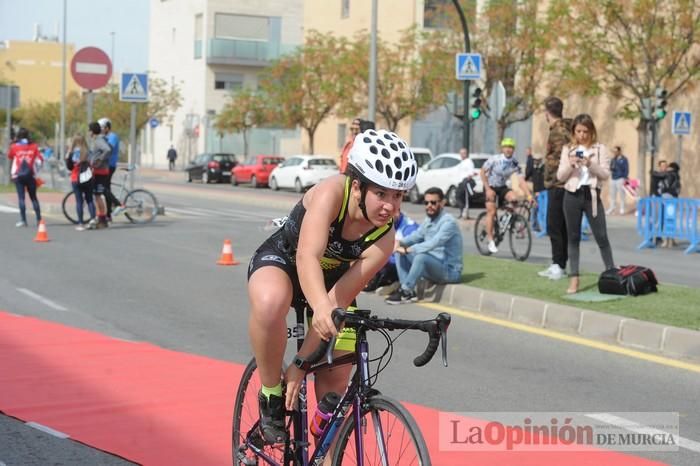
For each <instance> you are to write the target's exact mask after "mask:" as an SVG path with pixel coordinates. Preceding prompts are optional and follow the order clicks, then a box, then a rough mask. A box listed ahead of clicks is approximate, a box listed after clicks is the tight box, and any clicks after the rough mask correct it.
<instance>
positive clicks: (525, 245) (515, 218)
mask: <svg viewBox="0 0 700 466" xmlns="http://www.w3.org/2000/svg"><path fill="white" fill-rule="evenodd" d="M525 204H526V205H528V206H529V204H530V203H525ZM521 208H523V203H521V202H510V203H506V204H505V205H504V206H502V207H501V206H499V207H498V209H497V210H496V218H495V219H494V221H493V241H494V243H496V246H497V247H498V245H499V244H501V242H502V241H503V240H504V239H505V237H506V234H508V243H509V245H510V252H511V253H512V254H513V257H514V258H516V259H517V260H519V261H524V260H527V258H528V257H529V256H530V250H531V249H532V232H531V231H530V223H529V222H528V220H527V218H525V217H523V216H522V215H521V214H519V213H518V212H517V211H518V209H521ZM528 212H529V208H528ZM486 215H487V212H482V213H481V214H479V216H478V217H477V218H476V223H475V224H474V241H475V242H476V248H477V249H478V250H479V253H481V255H483V256H489V255H491V252H490V251H489V249H488V243H489V237H488V233H487V231H488V230H487V229H486Z"/></svg>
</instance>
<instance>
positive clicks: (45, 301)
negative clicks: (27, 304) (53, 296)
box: [17, 288, 68, 311]
mask: <svg viewBox="0 0 700 466" xmlns="http://www.w3.org/2000/svg"><path fill="white" fill-rule="evenodd" d="M17 291H19V292H20V293H22V294H25V295H27V296H29V297H30V298H34V299H36V300H37V301H39V302H40V303H42V304H45V305H47V306H48V307H50V308H52V309H55V310H57V311H67V310H68V309H66V308H65V307H63V306H61V305H60V304H56V303H54V302H53V301H51V300H50V299H48V298H44V297H43V296H41V295H40V294H37V293H34V292H33V291H31V290H28V289H26V288H17Z"/></svg>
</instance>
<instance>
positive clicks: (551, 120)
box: [538, 96, 571, 280]
mask: <svg viewBox="0 0 700 466" xmlns="http://www.w3.org/2000/svg"><path fill="white" fill-rule="evenodd" d="M544 109H545V119H546V120H547V123H548V124H549V136H548V137H547V153H546V154H545V157H544V187H545V189H547V234H548V235H549V241H550V244H551V246H552V265H550V266H549V268H548V269H546V270H542V271H541V272H538V275H539V276H540V277H546V278H549V279H551V280H559V279H561V278H562V277H563V276H564V270H565V269H566V262H567V260H568V252H567V249H568V247H567V240H566V238H567V235H566V232H567V226H566V221H565V220H564V183H563V182H562V181H560V180H558V179H557V169H558V168H559V158H560V157H561V153H562V148H563V147H564V146H565V145H567V144H568V143H569V140H570V138H571V129H570V128H571V125H570V120H568V119H564V118H563V117H562V115H563V111H564V103H563V102H562V101H561V99H559V98H558V97H554V96H552V97H548V98H547V99H546V100H545V101H544Z"/></svg>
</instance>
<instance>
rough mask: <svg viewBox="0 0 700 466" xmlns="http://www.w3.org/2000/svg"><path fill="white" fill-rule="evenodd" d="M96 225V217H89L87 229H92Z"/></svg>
mask: <svg viewBox="0 0 700 466" xmlns="http://www.w3.org/2000/svg"><path fill="white" fill-rule="evenodd" d="M96 226H97V219H94V218H91V219H90V221H89V222H88V224H87V229H88V230H94V229H95V227H96Z"/></svg>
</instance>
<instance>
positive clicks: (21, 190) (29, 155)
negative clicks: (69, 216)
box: [7, 128, 44, 227]
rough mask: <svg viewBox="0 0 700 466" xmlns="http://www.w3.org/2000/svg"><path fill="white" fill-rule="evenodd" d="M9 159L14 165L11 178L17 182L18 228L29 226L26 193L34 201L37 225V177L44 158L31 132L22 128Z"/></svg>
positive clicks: (38, 210) (38, 220)
mask: <svg viewBox="0 0 700 466" xmlns="http://www.w3.org/2000/svg"><path fill="white" fill-rule="evenodd" d="M7 158H8V159H9V160H10V163H11V164H12V165H11V167H10V177H11V179H12V181H14V182H15V188H16V189H17V201H18V205H19V215H20V221H19V222H17V223H16V224H15V226H16V227H26V226H27V207H26V204H25V191H26V192H27V193H28V194H29V199H31V201H32V207H33V208H34V215H35V216H36V223H37V225H38V224H39V222H40V221H41V207H40V206H39V199H38V198H37V196H36V175H37V173H38V172H39V170H40V169H41V166H42V165H43V163H44V158H43V156H42V155H41V152H39V146H37V145H36V144H35V143H34V142H32V141H31V140H30V139H29V131H28V130H27V129H26V128H20V129H19V130H18V131H17V139H16V141H15V142H14V143H12V144H11V145H10V150H9V151H8V152H7Z"/></svg>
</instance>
